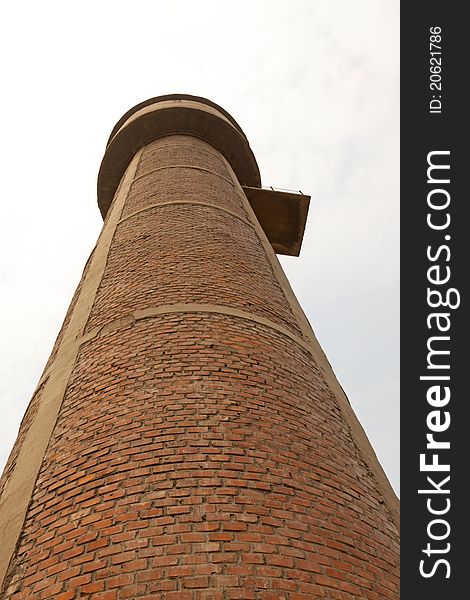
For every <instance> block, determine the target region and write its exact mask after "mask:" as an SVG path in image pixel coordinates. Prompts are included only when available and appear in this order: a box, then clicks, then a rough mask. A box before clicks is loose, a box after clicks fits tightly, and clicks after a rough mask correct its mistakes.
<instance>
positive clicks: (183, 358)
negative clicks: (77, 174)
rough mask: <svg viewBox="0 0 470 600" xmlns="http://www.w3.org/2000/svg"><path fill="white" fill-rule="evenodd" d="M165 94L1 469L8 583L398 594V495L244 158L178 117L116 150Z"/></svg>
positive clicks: (244, 593) (123, 594) (58, 593)
mask: <svg viewBox="0 0 470 600" xmlns="http://www.w3.org/2000/svg"><path fill="white" fill-rule="evenodd" d="M182 101H183V100H182V99H180V98H179V97H178V98H176V100H175V102H176V105H175V109H176V108H181V106H177V105H178V104H179V103H180V102H182ZM185 101H191V102H194V103H199V104H200V105H201V99H194V100H188V99H187V98H186V99H185ZM163 102H171V99H169V98H165V99H164V100H162V101H161V103H163ZM153 104H155V103H152V102H150V103H149V106H143V107H142V106H141V107H138V110H137V111H134V112H131V114H129V115H128V116H127V117H126V118H125V119H124V122H123V123H120V124H118V125H119V126H118V127H117V131H116V132H114V135H113V138H112V140H111V142H110V144H109V145H108V153H107V157H106V158H105V163H106V161H109V159H110V154H109V153H112V152H114V150H115V149H116V148H117V150H116V152H117V155H116V156H117V158H116V161H117V163H116V164H118V165H120V166H119V169H117V172H119V170H120V169H121V165H122V164H123V162H124V163H125V167H124V176H123V177H122V178H121V179H120V183H119V182H118V186H117V189H116V190H115V192H114V193H113V201H112V202H111V204H110V205H109V207H106V210H105V212H106V220H105V224H104V228H103V232H102V234H101V236H100V239H99V240H98V243H97V246H96V248H95V250H94V252H93V253H92V256H91V257H90V260H89V262H88V264H87V266H86V268H85V271H84V274H83V277H82V281H81V282H80V285H79V288H78V289H77V292H76V294H75V297H74V299H73V301H72V304H71V307H70V309H69V312H68V314H67V317H66V320H65V322H64V325H63V327H62V330H61V333H60V334H59V337H58V340H57V342H56V345H55V348H54V350H53V353H52V355H51V358H50V359H49V362H48V364H47V365H46V369H45V372H44V375H43V377H42V378H41V381H40V383H39V385H38V388H37V391H36V393H35V396H34V397H33V400H32V402H31V404H30V407H29V409H28V412H27V414H26V415H25V419H24V421H23V424H22V428H21V430H20V434H19V437H18V440H17V444H16V445H15V447H14V449H13V451H12V455H11V457H10V459H9V463H8V465H7V467H6V470H5V472H4V475H3V478H2V485H3V486H4V487H3V494H2V498H1V503H3V504H0V506H3V507H4V508H5V507H6V510H7V512H8V511H10V514H11V516H12V519H10V521H11V523H13V525H12V526H11V527H10V526H9V527H7V528H6V529H5V531H7V535H6V538H5V540H6V546H5V547H8V548H9V550H8V552H7V554H8V556H5V552H4V553H3V555H1V556H2V559H3V560H4V562H5V563H6V564H5V570H6V575H5V579H4V585H3V591H2V594H3V595H2V598H8V599H12V600H20V599H26V598H38V599H40V600H42V599H47V598H58V599H59V600H66V599H74V598H79V597H93V598H96V599H101V600H114V599H118V598H140V597H142V598H146V599H150V598H166V599H181V600H189V599H190V600H196V599H200V600H203V599H206V600H208V599H213V600H227V599H235V598H246V599H250V598H253V599H255V598H256V599H257V598H261V599H264V600H268V599H274V598H276V599H280V598H284V599H285V600H288V599H289V600H307V599H310V598H317V597H318V598H339V599H345V598H352V597H356V598H369V599H370V600H378V599H379V598H380V599H382V598H397V597H398V532H397V525H396V521H395V520H394V519H396V517H397V505H396V498H395V497H394V495H393V492H391V489H390V487H389V484H388V482H387V480H386V478H385V476H384V475H383V472H382V471H381V469H380V466H379V465H378V463H377V461H376V458H375V455H374V454H373V451H372V449H371V448H370V446H369V445H368V442H367V439H366V438H365V436H364V434H363V432H362V430H361V429H360V426H359V425H358V424H357V422H356V420H355V417H354V415H353V414H352V412H351V410H350V407H349V405H348V404H347V402H346V400H345V398H344V394H343V393H342V390H341V388H340V386H339V384H338V383H337V381H336V379H335V378H334V375H333V374H332V371H331V368H330V366H329V364H328V361H327V360H326V358H325V357H324V355H323V353H322V351H321V348H320V347H319V346H318V344H317V342H316V340H315V337H314V335H313V332H312V331H311V329H310V327H309V325H308V322H307V321H306V319H305V316H304V315H303V313H302V311H301V309H300V307H299V306H298V303H297V301H296V300H295V298H294V296H293V294H292V291H291V290H290V287H289V285H288V283H287V280H286V279H285V276H284V274H283V273H282V269H281V268H280V265H279V263H278V261H277V258H276V256H275V253H274V250H273V248H272V246H271V244H270V242H269V240H268V238H267V237H266V235H265V232H264V231H263V229H262V227H261V226H260V224H259V222H258V220H257V218H256V216H255V213H254V211H253V208H252V206H251V205H250V202H249V201H248V199H247V197H246V194H245V192H244V190H243V188H242V185H241V184H242V183H243V184H244V185H245V184H247V185H248V184H250V182H249V181H248V182H247V181H242V182H241V181H240V175H239V174H238V176H237V171H236V169H238V170H239V172H243V168H245V169H247V167H246V165H245V167H242V166H241V162H242V160H244V159H243V158H240V156H239V157H238V160H239V161H241V162H240V164H238V163H237V162H236V161H235V166H236V169H235V168H234V164H231V163H229V162H228V160H227V156H226V153H227V150H226V149H224V148H221V147H220V146H219V144H218V143H215V142H214V144H211V143H209V142H210V140H208V139H202V136H200V135H196V134H194V135H193V134H191V135H190V134H189V133H188V132H186V133H184V134H182V133H181V132H179V131H176V132H172V131H171V127H170V125H168V129H167V130H166V133H165V135H164V136H160V135H157V134H158V132H157V134H156V133H155V132H153V134H152V135H151V136H150V138H153V139H148V141H146V142H145V143H141V142H139V141H138V136H137V134H136V132H134V133H133V134H132V135H135V138H134V142H135V143H134V144H133V145H132V152H134V157H133V158H132V157H126V156H125V153H124V154H119V153H120V152H121V150H122V148H118V146H113V139H114V140H116V139H117V138H116V136H119V135H120V133H119V132H121V134H122V133H123V132H124V131H125V129H126V127H131V126H132V125H131V124H132V123H135V122H136V121H137V120H138V119H139V117H142V113H141V112H140V111H142V110H147V111H150V112H151V106H152V105H153ZM206 106H207V107H208V108H210V109H211V110H213V111H215V112H217V107H216V105H213V104H212V103H211V105H210V106H209V105H206ZM167 108H168V110H170V108H169V107H167ZM188 110H190V109H188ZM194 110H195V111H196V110H197V111H202V110H205V108H201V106H198V107H197V109H196V108H194ZM137 113H139V114H137ZM146 114H147V113H146ZM214 117H215V118H218V119H221V120H224V123H227V127H228V126H230V127H232V129H233V130H234V132H235V134H236V135H238V136H239V137H240V138H241V139H244V140H245V142H246V138H245V137H244V135H243V133H242V132H241V130H239V127H238V126H236V123H235V124H234V122H233V120H232V119H230V118H228V117H227V115H226V113H225V111H224V113H220V115H217V114H215V115H214ZM159 118H160V116H159ZM165 118H167V119H170V116H169V113H168V115H167V117H165ZM178 118H179V117H177V119H178ZM194 119H195V120H196V121H197V119H196V118H195V117H194ZM170 120H171V119H170ZM223 127H225V125H224V126H223ZM147 133H148V132H147ZM147 133H146V135H147ZM233 139H235V138H233ZM240 144H241V146H240V147H242V154H243V153H245V154H244V156H245V158H246V157H248V160H249V162H250V161H251V158H250V157H249V152H246V146H244V143H243V142H240ZM243 148H244V149H243ZM248 148H249V147H248ZM250 152H251V151H250ZM253 160H254V159H253ZM109 164H111V163H109ZM109 164H108V166H106V165H105V169H104V171H106V170H107V169H108V167H109ZM237 164H238V166H237ZM254 164H255V165H256V162H255V163H254ZM251 166H253V163H251ZM240 169H241V171H240ZM104 171H103V170H102V172H101V176H103V172H104ZM111 171H112V169H109V171H106V172H108V175H106V176H105V177H104V179H103V178H102V177H101V179H100V181H101V183H102V182H103V181H105V180H106V181H107V182H108V183H107V184H103V188H102V189H105V188H106V185H108V184H109V185H114V183H112V184H111V183H110V181H111V179H112V173H111ZM251 183H253V182H251ZM257 185H258V187H259V181H258V183H257ZM255 187H256V186H255ZM107 189H110V188H107ZM34 450H36V453H35V452H34ZM38 456H39V458H38ZM34 459H35V460H36V463H35V464H32V463H34ZM31 461H32V462H31ZM26 464H28V465H30V466H29V468H28V469H25V465H26ZM35 469H36V471H35ZM15 490H16V491H17V492H18V493H17V494H15ZM28 490H29V491H28ZM28 494H29V495H28ZM15 500H17V502H15ZM21 502H23V505H24V506H23V508H22V507H21ZM13 503H14V504H15V506H14V507H13V506H12V504H13ZM13 517H14V518H13ZM15 532H16V533H15ZM15 536H16V537H15ZM7 567H8V568H7Z"/></svg>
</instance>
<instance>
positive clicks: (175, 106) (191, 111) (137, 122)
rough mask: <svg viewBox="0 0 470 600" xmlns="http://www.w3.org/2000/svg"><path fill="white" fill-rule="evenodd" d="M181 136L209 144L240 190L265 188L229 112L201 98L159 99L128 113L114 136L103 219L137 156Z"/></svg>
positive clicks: (103, 179)
mask: <svg viewBox="0 0 470 600" xmlns="http://www.w3.org/2000/svg"><path fill="white" fill-rule="evenodd" d="M178 134H179V135H181V134H183V135H184V134H186V135H191V136H194V137H197V138H199V139H202V140H204V141H206V142H208V143H209V144H211V145H212V146H213V147H214V148H216V149H217V150H219V151H220V152H221V153H222V154H223V156H224V157H225V158H226V159H227V161H228V162H229V163H230V165H231V167H232V168H233V170H234V172H235V175H236V176H237V178H238V180H239V182H240V184H241V185H243V186H250V187H253V188H259V187H261V177H260V173H259V169H258V165H257V163H256V159H255V157H254V154H253V152H252V150H251V148H250V145H249V143H248V140H247V138H246V136H245V134H244V133H243V131H242V129H241V127H240V126H239V125H238V123H237V122H236V121H235V119H233V117H231V116H230V115H229V114H228V113H227V111H225V110H224V109H223V108H221V107H220V106H218V105H217V104H215V103H214V102H211V101H210V100H206V99H205V98H201V97H199V96H190V95H188V94H170V95H165V96H157V97H156V98H151V99H149V100H146V101H144V102H141V103H140V104H137V105H136V106H134V107H133V108H131V109H130V110H129V111H127V112H126V114H125V115H123V116H122V117H121V119H120V120H119V121H118V122H117V124H116V125H115V127H114V129H113V131H112V133H111V136H110V138H109V141H108V144H107V147H106V152H105V155H104V157H103V160H102V163H101V167H100V171H99V174H98V206H99V208H100V211H101V214H102V216H103V218H104V217H105V216H106V213H107V211H108V208H109V207H110V205H111V202H112V200H113V197H114V194H115V192H116V189H117V187H118V185H119V182H120V180H121V177H122V176H123V174H124V172H125V170H126V168H127V166H128V165H129V163H130V161H131V160H132V158H133V156H134V155H135V153H136V152H137V151H138V150H139V149H140V148H142V146H145V145H146V144H148V143H150V142H152V141H153V140H156V139H158V138H161V137H164V136H168V135H178Z"/></svg>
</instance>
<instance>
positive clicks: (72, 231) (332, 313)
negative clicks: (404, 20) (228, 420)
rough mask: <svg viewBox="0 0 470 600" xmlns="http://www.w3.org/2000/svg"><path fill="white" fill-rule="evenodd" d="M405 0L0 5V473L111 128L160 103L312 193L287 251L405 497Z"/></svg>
mask: <svg viewBox="0 0 470 600" xmlns="http://www.w3.org/2000/svg"><path fill="white" fill-rule="evenodd" d="M398 44H399V2H398V0H360V2H350V1H349V0H328V1H325V0H305V1H304V0H283V1H275V0H237V1H236V2H235V1H233V0H231V1H228V0H217V1H207V0H193V1H189V0H179V1H178V2H168V1H163V0H153V1H150V0H141V1H138V0H134V1H133V2H131V1H128V2H122V1H116V0H114V1H105V0H101V1H98V0H93V1H92V2H91V1H88V0H82V1H81V2H76V3H70V2H63V1H60V2H59V1H47V0H41V2H36V1H34V2H33V1H32V0H31V1H21V0H19V1H17V2H9V3H3V7H2V9H1V15H0V56H1V59H0V60H1V62H2V65H1V84H2V94H1V96H0V110H1V118H2V129H1V131H2V143H1V145H0V154H1V156H0V168H1V180H2V187H1V220H0V261H1V262H0V294H1V296H0V335H1V338H0V353H1V355H0V470H1V469H2V468H3V465H4V463H5V461H6V459H7V457H8V454H9V452H10V449H11V447H12V445H13V443H14V440H15V439H16V435H17V431H18V426H19V423H20V421H21V418H22V416H23V414H24V411H25V409H26V406H27V404H28V402H29V400H30V397H31V394H32V392H33V390H34V388H35V387H36V384H37V381H38V379H39V377H40V375H41V372H42V370H43V368H44V365H45V363H46V360H47V358H48V355H49V353H50V351H51V349H52V345H53V343H54V340H55V337H56V335H57V333H58V330H59V328H60V326H61V324H62V320H63V318H64V316H65V312H66V310H67V307H68V305H69V302H70V300H71V298H72V294H73V291H74V289H75V287H76V285H77V284H78V281H79V279H80V276H81V272H82V269H83V267H84V265H85V261H86V259H87V258H88V256H89V254H90V252H91V249H92V247H93V245H94V243H95V241H96V238H97V236H98V234H99V231H100V229H101V225H102V220H101V217H100V214H99V211H98V208H97V204H96V177H97V173H98V169H99V165H100V161H101V158H102V156H103V152H104V148H105V144H106V141H107V138H108V136H109V134H110V132H111V129H112V127H113V126H114V124H115V123H116V121H117V120H118V119H119V118H120V117H121V115H122V114H123V113H124V112H126V111H127V110H128V109H129V108H130V107H132V106H133V105H135V104H137V103H138V102H140V101H142V100H145V99H147V98H149V97H153V96H157V95H160V94H168V93H189V94H195V95H201V96H205V97H207V98H209V99H211V100H213V101H214V102H216V103H218V104H220V105H221V106H222V107H224V108H225V109H226V110H228V112H229V113H230V114H232V115H233V117H234V118H235V119H236V120H237V121H238V123H239V124H240V125H241V127H242V128H243V130H244V132H245V134H246V135H247V137H248V139H249V142H250V145H251V147H252V149H253V151H254V154H255V156H256V158H257V161H258V165H259V167H260V171H261V177H262V182H263V184H264V185H272V186H274V187H281V188H288V189H294V190H302V191H303V192H304V193H306V194H310V195H311V196H312V201H311V204H310V213H309V218H308V223H307V228H306V231H305V237H304V243H303V249H302V254H301V257H300V258H292V257H289V258H287V257H281V262H282V264H283V266H284V268H285V270H286V272H287V275H288V277H289V279H290V281H291V284H292V286H293V288H294V291H295V292H296V294H297V296H298V298H299V300H300V302H301V304H302V306H303V308H304V310H305V312H306V314H307V316H308V318H309V320H310V322H311V324H312V326H313V328H314V330H315V332H316V334H317V337H318V338H319V341H320V343H321V344H322V346H323V349H324V350H325V352H326V354H327V356H328V358H329V360H330V362H331V364H332V366H333V369H334V371H335V372H336V375H337V377H338V379H339V381H340V383H341V384H342V386H343V388H344V389H345V391H346V394H347V395H348V397H349V400H350V402H351V404H352V406H353V408H354V410H355V412H356V414H357V415H358V417H359V419H360V421H361V423H362V425H363V426H364V428H365V430H366V432H367V434H368V436H369V439H370V440H371V442H372V445H373V446H374V449H375V451H376V452H377V455H378V458H379V460H380V462H381V463H382V465H383V467H384V469H385V471H386V473H387V475H388V476H389V478H390V480H391V482H392V485H393V486H394V488H395V490H396V491H397V492H398V489H399V464H398V463H399V429H398V422H399V412H398V411H399V397H398V391H399V360H398V344H399V338H398V336H399V329H398V326H399V322H398V319H399V305H398V296H399V279H398V276H399V273H398V262H399V229H398V218H399V148H398V145H399V104H398V101H399V72H398V69H399V48H398Z"/></svg>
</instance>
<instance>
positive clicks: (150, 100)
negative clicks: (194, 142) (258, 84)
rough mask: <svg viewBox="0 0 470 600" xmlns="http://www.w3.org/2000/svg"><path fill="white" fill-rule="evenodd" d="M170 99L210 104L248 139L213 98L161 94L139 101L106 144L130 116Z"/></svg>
mask: <svg viewBox="0 0 470 600" xmlns="http://www.w3.org/2000/svg"><path fill="white" fill-rule="evenodd" d="M168 100H191V101H193V102H199V103H200V104H205V105H206V106H210V107H212V108H214V109H216V110H217V111H219V112H220V113H221V114H222V115H223V116H224V117H225V118H226V119H227V120H228V121H229V122H230V123H231V124H232V125H233V126H234V127H235V129H236V130H237V131H238V132H239V133H240V134H241V135H242V136H243V137H244V138H245V140H247V137H246V135H245V133H244V132H243V130H242V128H241V127H240V125H239V124H238V123H237V122H236V121H235V119H234V118H233V117H232V115H231V114H230V113H228V112H227V111H226V110H225V109H223V108H222V107H221V106H219V105H218V104H216V103H215V102H212V100H208V99H207V98H204V97H202V96H193V95H192V94H164V95H161V96H155V97H154V98H148V99H147V100H144V101H142V102H139V103H138V104H136V105H135V106H133V107H132V108H130V109H129V110H128V111H127V112H126V113H125V114H124V115H123V116H122V117H121V118H120V119H119V121H118V122H117V123H116V125H115V126H114V127H113V130H112V131H111V135H110V136H109V139H108V141H107V144H106V145H107V146H109V144H110V143H111V141H112V139H113V137H114V136H115V135H116V133H117V132H118V131H119V130H120V129H121V127H122V126H123V125H124V124H125V123H126V121H128V120H129V119H130V117H132V115H134V114H135V113H136V112H138V111H139V110H141V109H142V108H145V107H147V106H150V105H151V104H157V103H158V102H166V101H168ZM247 141H248V140H247Z"/></svg>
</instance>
